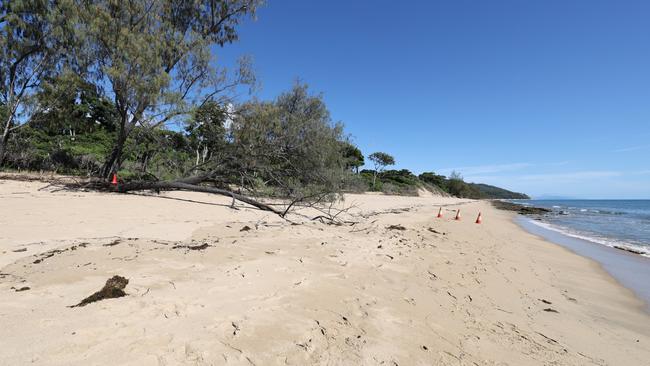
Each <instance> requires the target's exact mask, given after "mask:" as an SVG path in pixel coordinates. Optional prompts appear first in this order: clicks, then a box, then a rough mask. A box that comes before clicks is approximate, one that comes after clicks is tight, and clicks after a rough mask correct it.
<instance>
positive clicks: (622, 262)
mask: <svg viewBox="0 0 650 366" xmlns="http://www.w3.org/2000/svg"><path fill="white" fill-rule="evenodd" d="M533 221H534V219H533V218H530V217H527V216H525V215H518V216H515V217H514V222H515V223H516V224H517V225H519V226H520V227H521V228H522V230H525V231H526V232H528V233H530V234H532V235H535V236H538V237H540V238H542V239H544V240H545V241H547V242H549V243H551V244H554V245H557V246H560V247H562V248H564V249H566V250H568V251H569V252H571V253H573V254H576V255H579V256H581V257H583V258H587V259H589V260H592V261H594V262H596V263H597V264H598V266H599V267H601V269H602V270H603V271H604V272H606V273H607V274H608V275H609V276H611V277H612V278H613V279H614V280H615V281H616V282H617V283H618V284H619V285H620V286H623V287H625V288H626V289H629V290H630V291H631V292H632V293H633V294H634V296H635V297H637V298H638V299H639V300H640V301H642V302H643V303H644V306H643V309H644V311H645V312H647V313H648V314H650V284H649V283H648V282H647V280H646V281H644V279H647V278H650V258H648V257H646V256H643V255H639V254H637V253H634V252H628V251H625V250H621V249H619V248H615V247H609V246H606V245H602V244H599V243H596V242H592V241H589V240H586V239H580V238H575V237H572V236H569V235H565V234H563V233H562V232H559V231H554V230H550V229H546V228H544V227H542V226H539V225H536V224H535V223H534V222H533Z"/></svg>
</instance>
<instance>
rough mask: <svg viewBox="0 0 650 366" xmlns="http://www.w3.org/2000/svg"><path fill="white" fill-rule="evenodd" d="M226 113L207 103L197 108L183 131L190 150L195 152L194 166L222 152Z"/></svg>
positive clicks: (215, 104) (211, 102) (209, 102)
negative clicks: (186, 136)
mask: <svg viewBox="0 0 650 366" xmlns="http://www.w3.org/2000/svg"><path fill="white" fill-rule="evenodd" d="M227 118H228V113H227V112H226V110H225V109H224V108H223V107H222V106H220V105H219V104H218V103H216V102H214V101H208V102H207V103H205V104H203V105H202V106H200V107H199V108H197V109H196V110H195V111H194V113H193V115H192V118H191V119H190V121H188V123H187V125H186V127H185V131H186V132H187V134H188V139H189V142H190V146H191V147H192V150H194V151H195V152H196V162H195V165H199V164H203V163H205V162H206V160H209V159H210V158H211V155H212V154H214V153H215V152H217V151H218V150H220V149H221V150H223V148H224V145H225V143H226V128H225V126H224V124H225V121H226V119H227Z"/></svg>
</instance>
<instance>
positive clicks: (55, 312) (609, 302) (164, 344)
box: [0, 180, 650, 365]
mask: <svg viewBox="0 0 650 366" xmlns="http://www.w3.org/2000/svg"><path fill="white" fill-rule="evenodd" d="M44 186H45V184H43V183H37V182H31V183H28V182H15V181H6V180H5V181H2V180H0V210H1V212H2V214H1V215H0V227H2V230H1V231H0V253H2V256H1V259H0V273H1V274H0V324H2V326H1V327H0V339H1V340H2V341H1V342H0V364H3V365H4V364H6V365H22V364H41V365H88V364H92V365H95V364H97V365H224V364H226V365H276V364H279V365H287V364H288V365H312V364H314V365H361V364H363V365H648V364H649V363H648V360H650V317H649V316H648V315H647V314H646V313H644V312H643V310H642V306H643V304H642V303H641V302H640V301H639V300H637V299H636V298H634V297H633V295H632V294H631V292H630V291H628V290H626V289H625V288H622V287H620V286H619V285H618V284H617V283H616V282H614V281H613V280H612V279H611V278H610V277H609V276H608V275H607V274H606V273H604V272H603V271H602V270H601V269H600V268H599V267H598V266H597V265H596V264H595V263H594V262H591V261H589V260H587V259H584V258H582V257H579V256H577V255H575V254H572V253H570V252H568V251H566V250H564V249H562V248H560V247H558V246H556V245H553V244H551V243H548V242H545V241H543V240H541V239H538V238H536V237H534V236H532V235H529V234H527V233H525V232H524V231H522V230H521V229H520V228H518V227H517V226H516V225H515V224H514V223H513V222H512V214H511V213H509V212H503V211H497V210H495V209H493V208H491V207H490V206H489V205H488V204H487V203H485V202H465V201H460V200H457V199H452V198H441V197H423V198H417V197H393V196H373V195H350V196H347V197H346V201H345V204H346V205H354V206H355V208H354V209H352V210H350V212H349V214H348V216H347V219H348V220H351V221H356V222H357V223H356V224H354V225H345V226H334V225H327V224H325V223H321V222H319V221H311V220H308V219H306V218H304V217H300V216H296V217H294V218H293V220H294V221H296V222H299V223H300V224H299V225H294V224H291V223H289V222H287V221H284V220H282V219H280V218H278V217H275V216H273V215H269V214H266V213H262V212H260V211H257V210H252V209H247V208H244V207H243V206H240V207H241V208H240V209H239V210H232V209H230V208H228V207H227V206H228V205H229V203H230V202H229V199H227V198H221V197H211V196H208V195H204V194H193V193H180V192H176V193H170V194H166V195H165V196H163V197H146V196H135V195H110V194H98V193H83V192H52V191H51V188H48V189H46V190H40V191H39V189H40V188H43V187H44ZM439 205H445V211H444V213H445V218H443V219H435V218H434V216H435V214H436V213H437V207H438V206H439ZM458 207H460V208H461V210H462V213H463V214H464V217H463V220H462V221H460V222H458V221H454V220H452V219H451V217H452V213H453V210H454V209H456V208H458ZM478 211H482V212H483V218H484V222H483V224H481V225H476V224H474V223H473V221H474V218H475V216H474V215H476V213H477V212H478ZM305 214H308V213H307V212H305ZM470 216H471V217H470ZM390 226H394V227H392V228H389V227H390ZM245 227H248V228H249V229H245ZM206 244H207V245H206ZM113 275H122V276H124V277H126V278H128V279H129V284H128V285H127V287H126V292H127V294H128V296H126V297H121V298H116V299H107V300H103V301H100V302H96V303H92V304H89V305H87V306H84V307H78V308H70V307H69V306H70V305H74V304H77V303H79V301H81V300H82V299H84V298H85V297H86V296H88V295H90V294H92V293H93V292H95V291H97V290H98V289H100V288H101V287H102V286H103V285H104V283H105V282H106V280H107V279H108V278H109V277H111V276H113ZM25 287H29V289H26V290H23V291H16V289H22V288H25Z"/></svg>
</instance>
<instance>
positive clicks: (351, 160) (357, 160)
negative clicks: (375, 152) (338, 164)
mask: <svg viewBox="0 0 650 366" xmlns="http://www.w3.org/2000/svg"><path fill="white" fill-rule="evenodd" d="M341 144H342V150H343V151H342V154H343V159H344V163H345V167H346V168H347V169H354V170H355V172H356V173H357V174H359V167H361V166H363V164H364V163H365V159H364V158H363V153H362V152H361V150H359V148H358V147H356V146H354V145H352V144H351V143H350V142H348V141H344V142H342V143H341Z"/></svg>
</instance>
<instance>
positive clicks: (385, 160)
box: [368, 151, 395, 187]
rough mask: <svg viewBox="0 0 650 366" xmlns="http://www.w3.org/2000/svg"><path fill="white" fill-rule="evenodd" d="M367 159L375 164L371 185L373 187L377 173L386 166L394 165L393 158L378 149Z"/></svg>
mask: <svg viewBox="0 0 650 366" xmlns="http://www.w3.org/2000/svg"><path fill="white" fill-rule="evenodd" d="M368 159H370V161H372V162H373V164H374V165H375V171H374V174H373V176H372V186H373V187H375V184H376V183H377V175H378V174H379V173H381V172H382V171H384V169H385V168H386V167H387V166H389V165H395V158H393V157H392V156H391V155H388V154H386V153H385V152H381V151H378V152H374V153H372V154H370V155H369V156H368Z"/></svg>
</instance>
